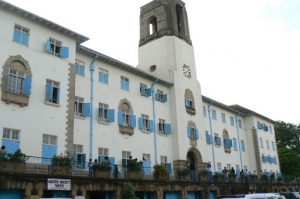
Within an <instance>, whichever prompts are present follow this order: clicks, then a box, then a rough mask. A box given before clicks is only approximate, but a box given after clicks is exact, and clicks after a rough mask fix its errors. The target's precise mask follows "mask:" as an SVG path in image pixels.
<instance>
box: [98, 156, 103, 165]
mask: <svg viewBox="0 0 300 199" xmlns="http://www.w3.org/2000/svg"><path fill="white" fill-rule="evenodd" d="M103 161H104V156H103V155H99V156H98V164H102V163H103Z"/></svg>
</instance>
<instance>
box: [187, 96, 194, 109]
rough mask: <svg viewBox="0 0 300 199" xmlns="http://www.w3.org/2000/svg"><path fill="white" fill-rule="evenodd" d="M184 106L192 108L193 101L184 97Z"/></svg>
mask: <svg viewBox="0 0 300 199" xmlns="http://www.w3.org/2000/svg"><path fill="white" fill-rule="evenodd" d="M185 106H186V107H188V108H194V102H193V100H192V99H190V98H185Z"/></svg>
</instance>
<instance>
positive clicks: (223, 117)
mask: <svg viewBox="0 0 300 199" xmlns="http://www.w3.org/2000/svg"><path fill="white" fill-rule="evenodd" d="M221 116H222V122H223V123H226V115H225V113H222V114H221Z"/></svg>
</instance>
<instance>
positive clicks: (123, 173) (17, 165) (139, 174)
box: [0, 156, 300, 184]
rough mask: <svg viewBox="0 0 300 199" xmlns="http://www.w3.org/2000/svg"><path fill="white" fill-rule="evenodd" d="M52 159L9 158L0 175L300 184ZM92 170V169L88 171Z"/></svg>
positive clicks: (2, 161)
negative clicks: (157, 174)
mask: <svg viewBox="0 0 300 199" xmlns="http://www.w3.org/2000/svg"><path fill="white" fill-rule="evenodd" d="M51 161H52V159H50V158H42V157H36V156H26V158H25V162H13V161H10V160H9V156H6V157H5V158H0V172H3V173H5V172H6V173H26V174H43V175H57V176H83V177H91V178H112V179H113V178H115V179H126V180H127V179H136V180H164V181H178V180H182V181H194V182H206V183H250V184H251V183H297V184H299V183H300V179H299V178H292V179H284V178H282V177H281V178H273V177H272V176H264V175H248V176H246V175H242V176H230V175H222V174H220V173H211V172H207V171H199V172H198V171H194V170H189V169H185V172H184V173H182V172H178V171H176V170H173V169H172V170H167V172H168V176H167V178H154V177H153V172H154V168H153V167H142V168H141V169H140V170H139V171H135V172H131V171H129V169H128V167H127V165H116V164H114V165H109V167H110V168H111V169H109V170H107V171H105V172H99V171H96V170H94V169H93V166H91V165H89V163H88V162H84V163H83V162H74V161H73V162H72V164H71V165H72V166H71V167H63V166H55V165H52V164H51ZM89 166H90V168H89Z"/></svg>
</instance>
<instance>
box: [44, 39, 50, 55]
mask: <svg viewBox="0 0 300 199" xmlns="http://www.w3.org/2000/svg"><path fill="white" fill-rule="evenodd" d="M45 47H46V52H47V53H49V54H50V53H51V42H50V40H49V39H48V40H47V41H46V45H45Z"/></svg>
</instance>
